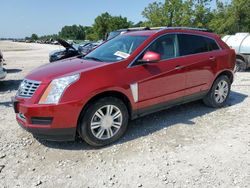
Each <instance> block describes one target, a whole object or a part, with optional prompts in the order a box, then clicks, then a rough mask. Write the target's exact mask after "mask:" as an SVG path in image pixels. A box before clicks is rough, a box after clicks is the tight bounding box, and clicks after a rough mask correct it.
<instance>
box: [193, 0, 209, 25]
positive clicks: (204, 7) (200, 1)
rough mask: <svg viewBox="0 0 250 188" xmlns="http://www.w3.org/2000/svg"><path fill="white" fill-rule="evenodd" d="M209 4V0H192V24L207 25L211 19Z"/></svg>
mask: <svg viewBox="0 0 250 188" xmlns="http://www.w3.org/2000/svg"><path fill="white" fill-rule="evenodd" d="M210 6H211V0H194V8H193V9H194V11H193V18H194V19H193V25H194V26H195V27H208V25H209V22H210V21H211V19H212V13H211V11H210Z"/></svg>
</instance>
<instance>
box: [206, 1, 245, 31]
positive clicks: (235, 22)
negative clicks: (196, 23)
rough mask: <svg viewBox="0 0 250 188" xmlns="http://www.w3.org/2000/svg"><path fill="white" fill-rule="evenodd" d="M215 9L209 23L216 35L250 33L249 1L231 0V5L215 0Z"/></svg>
mask: <svg viewBox="0 0 250 188" xmlns="http://www.w3.org/2000/svg"><path fill="white" fill-rule="evenodd" d="M216 4H217V8H216V9H215V10H214V11H213V17H212V19H211V21H210V23H209V26H210V28H212V29H213V30H214V31H215V32H216V33H218V34H221V35H224V34H235V33H237V32H250V11H249V10H250V1H249V0H233V1H232V2H231V4H223V3H222V2H221V1H219V0H217V2H216Z"/></svg>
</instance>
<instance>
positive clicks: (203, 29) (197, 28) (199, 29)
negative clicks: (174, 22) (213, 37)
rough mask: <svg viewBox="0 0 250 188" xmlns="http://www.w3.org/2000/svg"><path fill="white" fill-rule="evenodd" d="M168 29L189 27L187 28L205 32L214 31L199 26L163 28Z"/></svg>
mask: <svg viewBox="0 0 250 188" xmlns="http://www.w3.org/2000/svg"><path fill="white" fill-rule="evenodd" d="M166 29H187V30H196V31H204V32H212V31H211V30H210V29H206V28H199V27H164V28H162V29H161V30H166Z"/></svg>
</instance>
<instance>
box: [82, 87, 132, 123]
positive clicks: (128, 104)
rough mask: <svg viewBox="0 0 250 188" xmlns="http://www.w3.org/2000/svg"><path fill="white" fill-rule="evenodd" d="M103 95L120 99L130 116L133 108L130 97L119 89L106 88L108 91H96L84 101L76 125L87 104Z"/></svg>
mask: <svg viewBox="0 0 250 188" xmlns="http://www.w3.org/2000/svg"><path fill="white" fill-rule="evenodd" d="M103 97H116V98H118V99H120V100H121V101H123V103H124V104H125V105H126V107H127V109H128V113H129V118H131V117H132V112H133V109H132V104H131V102H130V99H129V97H128V96H127V95H126V94H124V93H122V92H120V91H116V90H108V91H103V92H101V93H98V94H96V95H94V96H92V97H91V98H90V99H89V100H87V102H86V103H85V105H84V106H83V108H82V110H81V113H80V115H79V117H78V121H77V127H78V126H79V124H80V121H81V118H82V117H83V115H84V113H85V111H86V110H87V108H88V106H89V105H90V104H91V103H93V102H95V101H97V100H98V99H101V98H103Z"/></svg>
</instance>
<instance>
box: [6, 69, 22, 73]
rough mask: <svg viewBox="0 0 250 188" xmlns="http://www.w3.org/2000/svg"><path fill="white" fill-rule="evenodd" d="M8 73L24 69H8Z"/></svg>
mask: <svg viewBox="0 0 250 188" xmlns="http://www.w3.org/2000/svg"><path fill="white" fill-rule="evenodd" d="M6 71H7V73H8V74H12V73H18V72H21V71H22V69H6Z"/></svg>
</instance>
